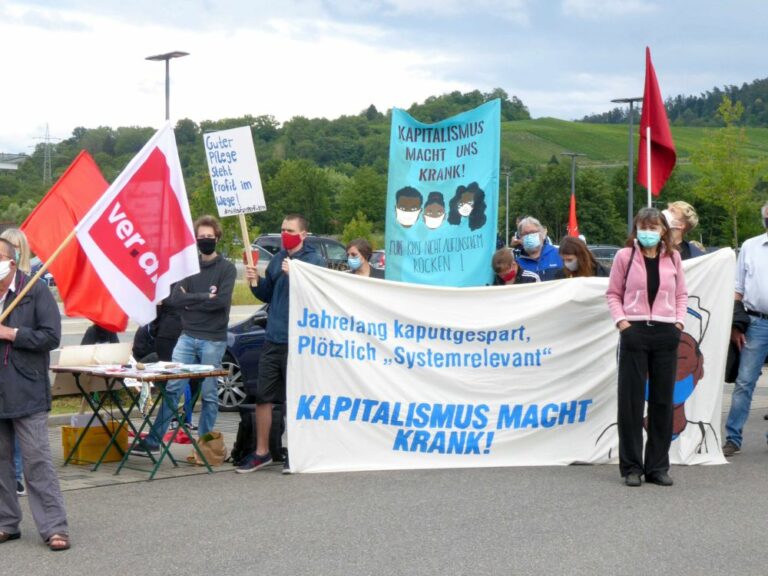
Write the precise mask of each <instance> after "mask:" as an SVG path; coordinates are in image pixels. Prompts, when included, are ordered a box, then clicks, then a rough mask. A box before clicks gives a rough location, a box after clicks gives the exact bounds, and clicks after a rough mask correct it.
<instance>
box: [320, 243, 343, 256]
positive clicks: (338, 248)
mask: <svg viewBox="0 0 768 576" xmlns="http://www.w3.org/2000/svg"><path fill="white" fill-rule="evenodd" d="M325 249H326V251H327V252H328V259H329V260H346V259H347V251H346V250H345V249H344V246H342V245H341V244H332V243H330V242H328V243H326V245H325Z"/></svg>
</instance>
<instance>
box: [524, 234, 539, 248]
mask: <svg viewBox="0 0 768 576" xmlns="http://www.w3.org/2000/svg"><path fill="white" fill-rule="evenodd" d="M539 246H541V236H539V233H538V232H531V233H530V234H526V235H525V236H523V248H525V251H526V252H530V251H531V250H536V248H538V247H539Z"/></svg>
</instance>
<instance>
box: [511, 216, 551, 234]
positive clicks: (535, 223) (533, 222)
mask: <svg viewBox="0 0 768 576" xmlns="http://www.w3.org/2000/svg"><path fill="white" fill-rule="evenodd" d="M526 225H530V226H535V227H536V228H538V229H539V233H541V232H543V231H544V226H542V225H541V222H539V221H538V220H536V218H534V217H533V216H526V217H525V218H523V219H522V220H520V223H519V224H518V225H517V233H518V234H519V235H520V236H522V235H523V228H525V226H526Z"/></svg>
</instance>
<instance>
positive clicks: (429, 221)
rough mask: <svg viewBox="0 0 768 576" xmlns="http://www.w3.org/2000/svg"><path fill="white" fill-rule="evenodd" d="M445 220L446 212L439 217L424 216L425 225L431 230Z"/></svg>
mask: <svg viewBox="0 0 768 576" xmlns="http://www.w3.org/2000/svg"><path fill="white" fill-rule="evenodd" d="M443 220H445V214H443V215H442V216H438V217H437V218H435V217H434V216H424V225H425V226H426V227H427V228H429V229H430V230H434V229H435V228H439V227H440V224H442V223H443Z"/></svg>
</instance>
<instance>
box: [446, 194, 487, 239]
mask: <svg viewBox="0 0 768 576" xmlns="http://www.w3.org/2000/svg"><path fill="white" fill-rule="evenodd" d="M448 205H449V206H450V209H451V210H450V212H449V214H448V223H449V224H453V225H454V226H458V225H459V224H461V220H462V218H466V219H467V222H468V224H469V229H470V230H477V229H478V228H482V227H483V226H485V222H486V220H487V218H486V216H485V209H486V204H485V192H483V191H482V190H480V186H478V185H477V182H472V183H471V184H470V185H469V186H459V187H458V188H456V193H455V194H454V195H453V198H451V201H450V202H449V203H448Z"/></svg>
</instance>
